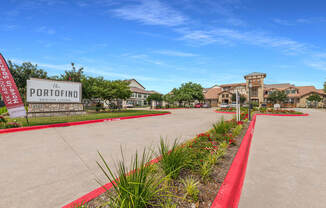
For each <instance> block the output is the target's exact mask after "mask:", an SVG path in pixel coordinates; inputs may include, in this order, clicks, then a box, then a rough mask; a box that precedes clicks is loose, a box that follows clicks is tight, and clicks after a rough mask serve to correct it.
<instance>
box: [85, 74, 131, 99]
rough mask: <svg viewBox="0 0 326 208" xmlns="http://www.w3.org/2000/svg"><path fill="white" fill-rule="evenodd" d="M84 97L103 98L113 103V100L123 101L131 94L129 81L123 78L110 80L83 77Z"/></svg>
mask: <svg viewBox="0 0 326 208" xmlns="http://www.w3.org/2000/svg"><path fill="white" fill-rule="evenodd" d="M82 85H83V87H84V88H85V90H83V97H84V99H90V100H97V101H98V104H100V102H101V100H103V101H106V103H107V104H111V102H112V101H121V100H125V99H127V98H129V97H130V96H131V91H130V88H129V83H128V82H125V81H121V80H115V81H109V80H105V79H104V78H103V77H84V78H83V79H82Z"/></svg>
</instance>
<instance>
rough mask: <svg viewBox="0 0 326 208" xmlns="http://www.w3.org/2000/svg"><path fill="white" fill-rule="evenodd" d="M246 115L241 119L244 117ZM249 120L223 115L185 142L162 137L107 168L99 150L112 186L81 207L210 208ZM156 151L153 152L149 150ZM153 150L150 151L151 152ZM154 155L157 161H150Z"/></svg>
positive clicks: (102, 163)
mask: <svg viewBox="0 0 326 208" xmlns="http://www.w3.org/2000/svg"><path fill="white" fill-rule="evenodd" d="M244 119H245V118H244ZM247 127H248V123H247V122H243V121H241V122H236V121H235V120H234V119H232V120H230V121H224V120H223V119H222V120H221V121H219V122H217V123H216V124H214V125H213V127H212V129H210V130H209V131H207V132H204V133H201V134H199V135H197V137H195V138H194V139H192V140H190V141H187V142H185V143H178V141H177V140H175V141H174V142H173V143H172V144H168V143H167V142H166V141H165V140H163V139H161V142H160V145H158V147H157V149H156V150H154V151H146V150H145V151H144V152H143V153H142V154H137V153H136V155H135V156H134V157H133V158H132V163H131V167H130V165H129V164H130V163H126V162H125V161H124V160H121V161H119V162H118V163H117V167H116V168H117V171H116V172H114V171H112V170H111V167H110V166H109V165H108V162H106V160H105V158H103V157H102V155H101V154H100V153H99V156H100V162H98V165H99V167H100V169H101V170H102V171H103V173H104V175H105V176H106V177H107V181H106V182H103V185H104V184H106V183H108V182H110V183H112V184H113V187H112V188H111V189H109V190H107V191H106V192H105V193H104V194H102V195H100V196H98V197H97V198H95V199H93V200H91V201H89V202H87V203H86V204H83V205H80V204H79V205H75V206H74V207H79V208H86V207H87V208H99V207H101V208H104V207H114V208H118V207H119V208H127V207H128V208H129V207H138V208H147V207H162V208H163V207H164V208H176V207H183V208H192V207H198V206H199V207H205V208H209V207H210V206H211V204H212V202H213V200H214V198H215V197H216V194H217V192H218V190H219V187H220V185H221V184H222V182H223V180H224V178H225V176H226V174H227V172H228V170H229V167H230V165H231V163H232V160H233V158H234V156H235V154H236V152H237V151H238V148H239V146H240V144H241V140H242V138H243V136H244V134H245V132H246V130H247ZM152 152H154V153H152ZM153 154H154V155H153ZM153 157H157V159H158V160H156V161H155V162H151V159H152V158H153Z"/></svg>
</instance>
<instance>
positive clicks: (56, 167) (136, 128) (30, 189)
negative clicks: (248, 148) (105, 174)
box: [0, 109, 232, 208]
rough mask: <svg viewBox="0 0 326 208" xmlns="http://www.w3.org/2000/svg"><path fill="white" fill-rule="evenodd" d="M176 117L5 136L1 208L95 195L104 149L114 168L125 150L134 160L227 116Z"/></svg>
mask: <svg viewBox="0 0 326 208" xmlns="http://www.w3.org/2000/svg"><path fill="white" fill-rule="evenodd" d="M171 112H172V114H171V115H164V116H156V117H148V118H138V119H130V120H122V121H114V122H103V123H95V124H87V125H80V126H71V127H63V128H51V129H42V130H35V131H25V132H17V133H10V134H2V135H0V164H1V171H0V189H1V190H2V191H1V192H0V198H1V200H0V207H11V208H16V207H17V208H18V207H25V208H29V207H30V208H44V207H61V206H63V205H65V204H67V203H69V202H71V201H73V200H75V199H77V198H78V197H80V196H82V195H84V194H86V193H88V192H90V191H92V190H93V189H95V188H97V187H98V186H99V185H98V184H97V182H96V181H95V179H96V178H101V177H102V174H101V172H100V170H99V168H98V167H97V165H96V161H97V160H99V157H98V154H97V151H100V152H101V153H102V154H103V155H104V157H105V158H106V160H108V161H109V163H110V164H111V165H113V164H114V162H113V161H115V160H117V159H119V158H120V157H121V155H120V148H122V149H123V150H124V153H125V157H126V158H128V157H129V156H131V155H132V154H133V153H134V152H135V151H136V150H138V151H142V150H143V149H144V147H148V148H149V147H151V148H155V147H156V146H157V145H158V143H159V140H160V137H163V138H166V139H168V140H171V141H172V140H174V139H175V138H179V139H180V140H186V139H191V138H192V137H194V136H195V135H196V134H198V133H201V132H203V131H206V130H208V129H209V128H210V127H211V126H212V124H213V123H214V122H216V121H218V120H219V119H220V118H221V117H222V116H224V117H225V118H226V119H229V118H231V117H232V115H228V114H225V115H223V114H217V113H215V112H214V110H213V109H180V110H171Z"/></svg>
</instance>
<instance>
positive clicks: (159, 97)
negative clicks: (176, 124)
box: [147, 93, 163, 107]
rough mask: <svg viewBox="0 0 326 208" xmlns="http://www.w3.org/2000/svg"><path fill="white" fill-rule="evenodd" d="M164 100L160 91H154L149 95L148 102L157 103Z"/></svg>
mask: <svg viewBox="0 0 326 208" xmlns="http://www.w3.org/2000/svg"><path fill="white" fill-rule="evenodd" d="M162 100H163V95H162V94H160V93H153V94H150V95H149V96H148V97H147V102H148V103H152V102H153V101H155V103H156V105H157V103H158V102H161V101H162ZM151 107H152V105H151Z"/></svg>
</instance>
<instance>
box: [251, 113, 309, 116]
mask: <svg viewBox="0 0 326 208" xmlns="http://www.w3.org/2000/svg"><path fill="white" fill-rule="evenodd" d="M256 115H257V116H309V114H308V113H305V114H268V113H257V114H256Z"/></svg>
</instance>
